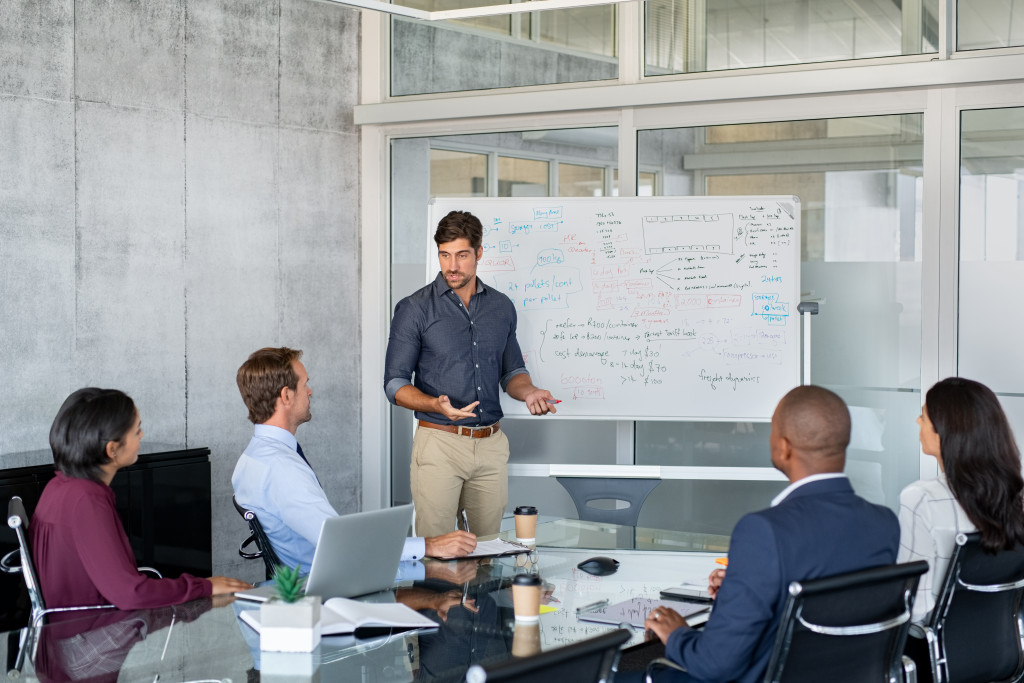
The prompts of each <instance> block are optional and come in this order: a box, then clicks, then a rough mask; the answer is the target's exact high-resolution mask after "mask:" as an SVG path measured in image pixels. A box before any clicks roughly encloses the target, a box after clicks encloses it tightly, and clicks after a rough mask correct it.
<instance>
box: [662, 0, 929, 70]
mask: <svg viewBox="0 0 1024 683" xmlns="http://www.w3.org/2000/svg"><path fill="white" fill-rule="evenodd" d="M938 8H939V2H938V0H911V1H908V2H903V3H895V2H894V3H888V2H875V1H874V0H815V1H814V2H807V0H778V1H776V2H764V1H761V2H752V1H747V0H739V1H737V0H648V2H647V3H646V22H645V30H646V35H645V43H644V45H645V47H644V52H645V55H646V60H645V62H646V66H645V74H646V75H648V76H656V75H659V74H676V73H693V72H700V71H719V70H724V69H744V68H750V67H758V66H773V65H781V64H806V63H811V62H828V61H837V60H847V59H865V58H870V57H890V56H895V55H909V54H922V53H928V52H935V51H936V49H937V45H938V19H937V16H938V14H937V12H938Z"/></svg>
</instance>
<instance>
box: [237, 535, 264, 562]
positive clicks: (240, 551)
mask: <svg viewBox="0 0 1024 683" xmlns="http://www.w3.org/2000/svg"><path fill="white" fill-rule="evenodd" d="M253 543H256V534H255V533H252V534H249V538H247V539H245V540H244V541H242V545H240V546H238V554H239V555H240V556H242V557H244V558H245V559H247V560H258V559H259V558H261V557H263V551H262V550H260V549H259V546H258V545H257V546H256V552H254V553H251V552H248V551H246V547H247V546H249V545H251V544H253Z"/></svg>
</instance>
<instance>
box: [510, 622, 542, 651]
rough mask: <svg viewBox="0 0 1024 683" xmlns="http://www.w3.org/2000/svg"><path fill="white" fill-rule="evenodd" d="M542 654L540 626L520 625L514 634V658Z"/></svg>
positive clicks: (535, 623) (531, 624)
mask: <svg viewBox="0 0 1024 683" xmlns="http://www.w3.org/2000/svg"><path fill="white" fill-rule="evenodd" d="M539 652H540V624H539V623H537V622H533V623H518V624H516V628H515V631H513V632H512V656H513V657H532V656H533V655H535V654H537V653H539Z"/></svg>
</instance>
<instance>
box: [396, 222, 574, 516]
mask: <svg viewBox="0 0 1024 683" xmlns="http://www.w3.org/2000/svg"><path fill="white" fill-rule="evenodd" d="M482 239H483V226H481V224H480V220H479V219H478V218H477V217H476V216H474V215H473V214H471V213H468V212H464V211H452V212H451V213H449V214H448V215H447V216H445V217H444V218H442V219H441V221H440V222H439V223H438V225H437V231H436V232H435V233H434V242H435V243H437V257H438V262H439V263H440V266H441V272H439V273H438V274H437V278H435V280H434V281H433V282H432V283H431V284H429V285H427V286H426V287H423V288H422V289H420V290H418V291H417V292H414V293H413V294H411V295H410V296H407V297H406V298H404V299H402V300H401V301H399V302H398V305H397V306H395V316H394V318H393V319H392V321H391V337H390V339H389V340H388V351H387V358H386V360H385V367H384V392H385V393H386V394H387V397H388V400H389V401H391V402H392V403H394V404H395V405H400V406H402V407H404V408H409V409H411V410H413V411H415V413H416V419H417V424H418V429H417V430H416V436H415V437H414V439H413V447H412V464H411V467H410V485H411V487H412V497H413V502H414V503H416V530H417V531H418V532H419V533H423V534H443V533H445V532H448V531H451V530H452V529H454V528H456V526H457V516H458V514H459V511H460V510H465V511H466V515H467V518H468V523H469V528H470V529H472V530H473V531H474V532H475V533H477V534H480V535H487V534H494V533H497V532H498V531H499V529H500V527H501V517H502V514H503V513H504V511H505V505H506V503H507V502H508V455H509V449H508V439H507V438H506V437H505V434H504V432H503V431H502V430H501V425H500V424H499V422H498V421H499V420H500V419H501V417H502V412H501V405H500V404H499V402H498V401H499V399H498V389H499V387H500V388H501V389H504V390H505V392H506V393H507V394H508V395H509V396H511V397H512V398H514V399H517V400H519V401H523V402H525V403H526V405H527V406H528V407H529V409H530V412H531V413H532V414H534V415H544V414H546V413H549V412H551V413H553V412H555V408H554V405H553V398H552V396H551V394H550V392H548V391H546V390H544V389H538V388H537V387H535V386H534V385H533V383H532V382H531V381H530V375H529V373H528V372H527V371H526V364H525V363H524V362H523V353H522V351H520V349H519V342H518V341H517V340H516V310H515V308H514V307H513V305H512V302H511V301H510V300H509V298H508V297H507V296H505V295H504V294H502V293H501V292H499V291H497V290H496V289H493V288H491V287H488V286H487V285H485V284H484V283H483V282H482V281H481V280H480V279H479V278H478V277H477V276H476V268H477V262H478V261H479V260H480V258H481V257H482V256H483V247H482V245H481V241H482ZM414 375H415V380H414V379H413V376H414Z"/></svg>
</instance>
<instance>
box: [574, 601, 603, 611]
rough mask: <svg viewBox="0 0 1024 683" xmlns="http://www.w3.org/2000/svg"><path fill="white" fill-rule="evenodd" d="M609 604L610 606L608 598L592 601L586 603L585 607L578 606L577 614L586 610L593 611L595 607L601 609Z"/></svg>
mask: <svg viewBox="0 0 1024 683" xmlns="http://www.w3.org/2000/svg"><path fill="white" fill-rule="evenodd" d="M607 606H608V601H607V600H598V601H597V602H592V603H590V604H589V605H584V606H583V607H577V608H576V614H582V613H584V612H592V611H594V610H595V609H601V608H602V607H607Z"/></svg>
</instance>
